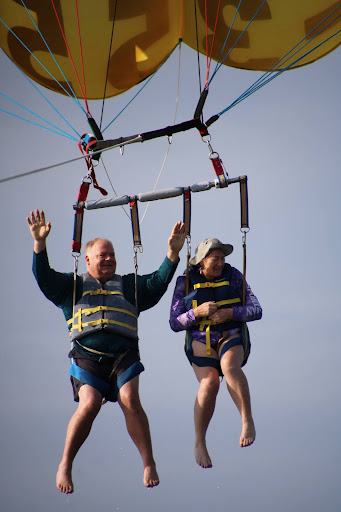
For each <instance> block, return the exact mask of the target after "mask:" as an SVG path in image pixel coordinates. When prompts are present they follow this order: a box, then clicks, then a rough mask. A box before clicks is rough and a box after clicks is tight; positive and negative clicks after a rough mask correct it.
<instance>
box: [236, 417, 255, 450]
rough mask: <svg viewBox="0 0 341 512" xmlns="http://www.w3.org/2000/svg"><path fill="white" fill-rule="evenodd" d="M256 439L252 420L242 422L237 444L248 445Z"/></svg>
mask: <svg viewBox="0 0 341 512" xmlns="http://www.w3.org/2000/svg"><path fill="white" fill-rule="evenodd" d="M255 439H256V429H255V425H254V423H253V420H252V419H251V421H246V422H245V423H243V429H242V434H241V436H240V440H239V445H240V446H241V447H244V446H250V444H252V443H253V442H254V440H255Z"/></svg>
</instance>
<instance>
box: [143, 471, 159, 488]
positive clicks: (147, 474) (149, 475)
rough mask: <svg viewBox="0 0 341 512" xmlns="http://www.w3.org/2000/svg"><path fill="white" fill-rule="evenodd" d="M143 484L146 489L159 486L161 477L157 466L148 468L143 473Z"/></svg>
mask: <svg viewBox="0 0 341 512" xmlns="http://www.w3.org/2000/svg"><path fill="white" fill-rule="evenodd" d="M143 483H144V485H145V486H146V487H155V486H156V485H159V483H160V480H159V475H158V474H157V471H156V466H146V467H145V468H144V473H143Z"/></svg>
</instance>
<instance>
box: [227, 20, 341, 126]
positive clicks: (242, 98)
mask: <svg viewBox="0 0 341 512" xmlns="http://www.w3.org/2000/svg"><path fill="white" fill-rule="evenodd" d="M340 32H341V29H340V30H338V31H337V32H335V34H333V35H332V36H330V37H328V38H327V39H325V40H324V41H322V43H319V44H318V45H316V46H315V47H314V48H312V50H309V51H308V52H306V53H305V54H304V55H302V56H301V57H299V58H298V59H296V60H295V61H294V62H292V63H291V64H289V65H288V66H286V67H285V68H283V69H281V70H280V71H278V72H277V73H275V74H274V75H271V76H270V78H268V80H266V81H265V82H263V83H262V84H260V85H258V86H257V87H256V88H254V89H252V87H250V88H249V89H248V90H249V93H248V94H246V92H245V93H243V94H242V95H240V96H239V98H237V99H236V100H235V101H234V102H233V103H231V105H230V106H229V107H227V108H225V109H224V110H222V111H221V112H219V113H218V114H217V115H218V116H221V115H222V114H224V113H225V112H227V111H228V110H230V109H231V108H232V107H235V106H236V105H238V103H240V102H241V101H243V100H244V99H246V98H248V97H249V96H250V95H251V94H253V93H254V92H256V91H258V89H260V88H261V87H263V86H264V85H266V84H267V83H269V82H271V80H273V79H274V78H276V77H277V76H279V75H281V74H282V73H283V72H284V71H287V70H288V69H290V68H291V67H292V66H293V65H294V64H296V63H297V62H299V61H300V60H301V59H304V57H306V56H307V55H309V54H310V53H312V52H313V51H315V50H316V49H317V48H319V47H320V46H322V45H323V44H324V43H326V42H327V41H329V40H330V39H332V38H333V37H335V36H336V35H337V34H339V33H340Z"/></svg>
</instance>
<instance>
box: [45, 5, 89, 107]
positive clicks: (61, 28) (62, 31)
mask: <svg viewBox="0 0 341 512" xmlns="http://www.w3.org/2000/svg"><path fill="white" fill-rule="evenodd" d="M51 3H52V6H53V9H54V12H55V15H56V18H57V21H58V25H59V28H60V31H61V34H62V36H63V39H64V43H65V46H66V49H67V52H68V54H69V57H70V60H71V63H72V67H73V70H74V72H75V75H76V78H77V82H78V85H79V88H80V90H81V93H82V96H83V99H84V101H85V105H86V110H87V113H88V115H90V112H89V107H88V102H87V99H86V94H85V92H84V91H83V87H82V85H81V83H80V80H79V77H78V73H77V70H76V66H75V63H74V62H73V58H72V55H71V52H70V48H69V45H68V44H67V41H66V37H65V34H64V30H63V27H62V24H61V22H60V19H59V16H58V13H57V9H56V7H55V5H54V1H53V0H51ZM77 14H78V13H77Z"/></svg>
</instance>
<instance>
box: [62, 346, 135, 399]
mask: <svg viewBox="0 0 341 512" xmlns="http://www.w3.org/2000/svg"><path fill="white" fill-rule="evenodd" d="M69 357H70V358H72V360H73V362H72V364H71V367H70V379H71V384H72V388H73V396H74V400H75V402H78V401H79V396H78V392H79V389H80V387H81V386H82V385H83V384H89V385H90V386H92V387H93V388H95V389H97V390H98V391H99V392H100V393H101V394H102V396H103V398H105V399H106V400H108V401H109V402H116V401H117V394H118V392H119V390H120V389H121V387H122V386H123V385H124V384H126V383H127V382H129V381H130V380H131V379H133V378H134V377H136V376H137V375H139V374H140V373H141V372H143V371H144V366H143V364H142V363H141V361H140V355H139V351H138V350H134V349H129V350H127V352H124V353H123V354H121V355H119V356H117V357H99V356H95V357H94V356H92V355H87V354H84V353H82V352H80V351H78V350H77V349H76V348H74V349H72V350H71V352H70V353H69Z"/></svg>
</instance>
